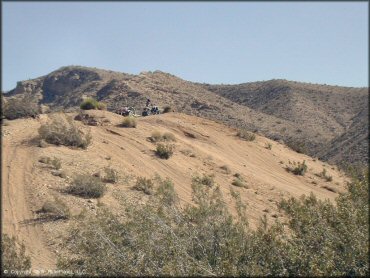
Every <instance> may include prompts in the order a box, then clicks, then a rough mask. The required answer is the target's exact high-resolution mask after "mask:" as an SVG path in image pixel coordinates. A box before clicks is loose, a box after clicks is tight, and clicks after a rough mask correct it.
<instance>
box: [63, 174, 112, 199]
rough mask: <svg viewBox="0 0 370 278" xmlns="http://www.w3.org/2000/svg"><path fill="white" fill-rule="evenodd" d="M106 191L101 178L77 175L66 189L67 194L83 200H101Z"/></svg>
mask: <svg viewBox="0 0 370 278" xmlns="http://www.w3.org/2000/svg"><path fill="white" fill-rule="evenodd" d="M105 191H106V186H105V184H103V183H102V182H101V180H100V179H99V178H97V177H94V176H90V175H88V174H84V175H77V176H76V177H75V178H74V179H73V181H72V183H71V185H69V187H67V189H66V193H68V194H71V195H76V196H80V197H83V198H100V197H102V196H103V195H104V193H105Z"/></svg>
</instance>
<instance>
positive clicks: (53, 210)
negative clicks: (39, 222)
mask: <svg viewBox="0 0 370 278" xmlns="http://www.w3.org/2000/svg"><path fill="white" fill-rule="evenodd" d="M38 213H43V214H44V217H46V218H50V219H53V220H58V219H68V218H69V217H70V215H71V213H70V211H69V208H68V207H67V205H66V204H65V203H63V202H62V201H61V200H60V199H59V198H54V201H46V202H45V203H44V204H43V206H42V208H41V209H40V210H39V211H38Z"/></svg>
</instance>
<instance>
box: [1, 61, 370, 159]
mask: <svg viewBox="0 0 370 278" xmlns="http://www.w3.org/2000/svg"><path fill="white" fill-rule="evenodd" d="M26 94H31V95H34V96H35V97H37V98H38V99H39V103H40V104H44V105H48V106H49V107H50V108H51V110H52V111H56V110H60V109H63V110H65V109H67V110H73V109H75V108H77V107H78V106H79V104H80V103H81V101H82V99H83V98H85V97H95V98H97V99H98V100H100V101H103V102H105V103H107V106H108V110H110V111H114V110H115V109H117V108H119V107H122V106H126V105H127V106H134V107H136V109H137V110H141V109H142V108H143V106H144V104H145V100H146V98H150V99H151V100H152V103H153V104H156V105H159V106H160V107H163V106H165V105H169V106H171V107H172V108H173V109H174V110H176V111H179V112H184V113H186V114H189V115H196V116H200V117H204V118H208V119H212V120H216V121H221V122H223V123H225V124H227V125H229V126H234V127H244V128H247V129H249V130H252V131H255V132H259V133H261V134H263V135H265V136H267V137H269V138H272V139H275V140H283V141H284V142H287V143H289V144H290V145H292V146H294V145H297V144H302V143H303V144H304V145H305V147H306V150H307V153H308V154H310V155H312V156H320V157H322V158H324V159H326V160H329V161H332V162H336V163H338V162H342V161H347V162H360V163H366V162H367V159H368V151H367V149H368V117H367V115H368V113H367V111H368V89H367V88H347V87H338V86H327V85H315V84H308V83H299V82H292V81H286V80H270V81H265V82H253V83H244V84H239V85H209V84H200V83H193V82H189V81H185V80H182V79H181V78H178V77H176V76H174V75H171V74H168V73H164V72H161V71H155V72H142V73H140V74H139V75H132V74H126V73H119V72H113V71H108V70H101V69H96V68H88V67H80V66H68V67H63V68H60V69H58V70H56V71H54V72H52V73H50V74H48V75H45V76H42V77H39V78H36V79H33V80H28V81H22V82H19V83H18V84H17V87H16V88H15V89H14V90H12V91H10V92H9V93H8V94H6V95H7V96H9V97H18V96H23V95H26ZM139 112H140V111H139ZM352 139H353V140H352ZM339 146H343V148H339ZM344 146H347V147H344ZM353 152H354V153H353Z"/></svg>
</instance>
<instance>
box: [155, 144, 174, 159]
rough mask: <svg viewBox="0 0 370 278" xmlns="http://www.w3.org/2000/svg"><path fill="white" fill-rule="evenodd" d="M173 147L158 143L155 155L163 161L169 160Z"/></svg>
mask: <svg viewBox="0 0 370 278" xmlns="http://www.w3.org/2000/svg"><path fill="white" fill-rule="evenodd" d="M174 149H175V145H173V144H162V143H159V144H158V145H157V148H156V151H155V153H156V155H157V156H158V157H160V158H163V159H169V158H170V157H171V156H172V155H173V151H174Z"/></svg>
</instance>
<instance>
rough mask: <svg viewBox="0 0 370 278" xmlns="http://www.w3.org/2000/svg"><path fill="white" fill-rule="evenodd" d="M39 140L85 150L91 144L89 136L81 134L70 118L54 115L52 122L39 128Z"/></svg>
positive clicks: (88, 134)
mask: <svg viewBox="0 0 370 278" xmlns="http://www.w3.org/2000/svg"><path fill="white" fill-rule="evenodd" d="M39 135H40V139H43V140H45V141H46V142H47V143H50V144H54V145H64V146H72V147H78V148H83V149H86V148H87V146H88V145H89V144H90V143H91V139H92V137H91V134H90V132H88V133H87V134H83V132H82V131H81V130H80V129H79V128H78V127H77V126H76V124H75V123H74V122H73V120H72V118H71V117H66V116H64V115H54V117H53V118H52V121H51V122H49V123H46V124H42V125H41V127H40V128H39Z"/></svg>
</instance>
